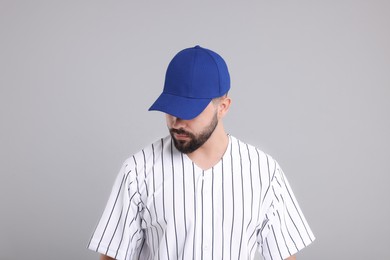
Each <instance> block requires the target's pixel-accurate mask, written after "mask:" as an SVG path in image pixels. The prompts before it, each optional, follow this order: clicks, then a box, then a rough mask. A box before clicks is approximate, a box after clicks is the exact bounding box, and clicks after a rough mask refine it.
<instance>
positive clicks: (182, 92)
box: [163, 46, 230, 99]
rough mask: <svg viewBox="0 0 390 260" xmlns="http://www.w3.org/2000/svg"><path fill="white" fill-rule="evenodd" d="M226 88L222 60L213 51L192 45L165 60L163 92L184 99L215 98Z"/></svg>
mask: <svg viewBox="0 0 390 260" xmlns="http://www.w3.org/2000/svg"><path fill="white" fill-rule="evenodd" d="M229 89H230V76H229V72H228V68H227V66H226V63H225V61H224V60H223V59H222V57H221V56H219V55H218V54H217V53H215V52H213V51H211V50H208V49H205V48H202V47H200V46H195V47H193V48H188V49H184V50H182V51H180V52H179V53H178V54H176V55H175V57H174V58H173V59H172V61H171V62H170V63H169V65H168V68H167V72H166V75H165V84H164V90H163V93H166V94H171V95H175V96H181V97H187V98H195V99H197V98H200V99H204V98H215V97H220V96H223V95H224V94H226V93H227V92H228V90H229Z"/></svg>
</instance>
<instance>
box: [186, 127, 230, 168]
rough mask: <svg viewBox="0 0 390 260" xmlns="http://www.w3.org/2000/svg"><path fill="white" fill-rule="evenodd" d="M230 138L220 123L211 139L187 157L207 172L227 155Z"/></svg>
mask: <svg viewBox="0 0 390 260" xmlns="http://www.w3.org/2000/svg"><path fill="white" fill-rule="evenodd" d="M228 144H229V137H228V136H227V133H226V131H225V129H224V127H223V124H222V121H220V122H219V123H218V125H217V127H216V128H215V130H214V132H213V133H212V135H211V136H210V138H209V139H208V140H207V141H206V142H205V143H204V144H203V145H202V146H201V147H199V148H198V149H197V150H195V151H194V152H192V153H189V154H187V156H188V157H189V158H190V159H191V160H192V161H193V162H194V163H195V164H196V165H197V166H198V167H200V168H201V169H203V170H207V169H210V168H211V167H213V166H214V165H215V164H217V163H218V162H219V161H220V160H221V158H222V156H223V155H224V154H225V151H226V149H227V146H228Z"/></svg>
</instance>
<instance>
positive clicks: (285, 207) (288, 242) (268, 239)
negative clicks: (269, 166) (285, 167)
mask: <svg viewBox="0 0 390 260" xmlns="http://www.w3.org/2000/svg"><path fill="white" fill-rule="evenodd" d="M266 196H267V197H268V198H266V200H267V201H269V202H270V203H269V204H268V205H269V207H268V210H267V211H266V212H267V213H266V214H265V218H264V221H263V225H262V229H261V231H260V232H259V235H258V242H259V243H260V247H259V250H261V251H260V253H261V254H262V255H263V257H264V259H266V260H268V259H273V260H276V259H285V258H287V257H289V256H291V255H294V254H295V253H297V252H298V251H299V250H301V249H303V248H304V247H306V246H307V245H309V244H310V243H312V242H313V241H314V239H315V238H314V235H313V233H312V231H311V229H310V227H309V225H308V223H307V221H306V219H305V217H304V215H303V213H302V211H301V209H300V207H299V205H298V202H297V200H296V198H295V196H294V194H293V192H292V189H291V187H290V184H289V183H288V181H287V178H286V176H285V175H284V173H283V171H282V169H281V168H280V167H279V165H278V164H277V163H276V162H275V168H274V173H273V176H272V179H271V182H270V186H269V189H268V192H267V195H266Z"/></svg>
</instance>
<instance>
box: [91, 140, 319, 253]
mask: <svg viewBox="0 0 390 260" xmlns="http://www.w3.org/2000/svg"><path fill="white" fill-rule="evenodd" d="M313 240H314V236H313V233H312V231H311V230H310V227H309V225H308V224H307V222H306V220H305V217H304V216H303V214H302V212H301V209H300V208H299V205H298V203H297V201H296V199H295V197H294V194H293V192H292V190H291V188H290V185H289V183H288V182H287V179H286V177H285V175H284V173H283V171H282V169H281V168H280V166H279V165H278V163H277V162H276V161H275V160H274V159H273V158H272V157H270V156H269V155H267V154H265V153H263V152H262V151H260V150H258V149H256V148H255V147H253V146H251V145H248V144H245V143H243V142H241V141H240V140H238V139H236V138H235V137H233V136H231V135H229V145H228V148H227V150H226V152H225V154H224V155H223V157H222V158H221V160H220V161H219V162H218V163H217V164H216V165H215V166H214V167H212V168H210V169H208V170H202V169H201V168H199V167H198V166H197V165H196V164H194V163H193V162H192V161H191V160H190V158H189V157H188V156H187V155H186V154H183V153H181V152H179V151H178V150H177V149H176V148H175V146H174V144H173V142H172V139H171V137H170V136H167V137H165V138H162V139H161V140H158V141H157V142H155V143H153V144H151V145H150V146H148V147H146V148H144V149H143V150H141V151H140V152H138V153H136V154H135V155H133V156H132V157H130V158H129V159H127V160H126V161H125V162H124V164H123V166H122V168H121V170H120V172H119V175H118V177H117V179H116V181H115V184H114V186H113V189H112V192H111V195H110V197H109V200H108V203H107V205H106V208H105V210H104V213H103V215H102V217H101V219H100V222H99V223H98V225H97V227H96V230H95V232H94V234H93V236H92V238H91V240H90V242H89V244H88V248H89V249H91V250H94V251H97V252H99V253H102V254H105V255H108V256H111V257H113V258H115V259H119V260H122V259H123V260H125V259H126V260H129V259H142V260H144V259H145V260H146V259H148V260H152V259H153V260H176V259H200V260H202V259H205V260H206V259H207V260H208V259H245V260H247V259H253V258H254V255H255V252H256V250H259V252H260V254H262V255H263V257H264V259H273V260H276V259H285V258H287V257H288V256H290V255H293V254H295V253H296V252H297V251H299V250H300V249H302V248H304V247H305V246H307V245H308V244H310V243H311V242H312V241H313Z"/></svg>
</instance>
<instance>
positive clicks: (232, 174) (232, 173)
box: [230, 143, 235, 258]
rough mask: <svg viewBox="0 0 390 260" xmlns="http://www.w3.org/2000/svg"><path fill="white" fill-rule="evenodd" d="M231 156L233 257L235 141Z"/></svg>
mask: <svg viewBox="0 0 390 260" xmlns="http://www.w3.org/2000/svg"><path fill="white" fill-rule="evenodd" d="M230 157H231V160H230V161H231V162H230V163H231V169H230V170H231V177H232V227H231V230H230V258H232V250H233V244H232V243H233V230H234V216H235V212H234V169H233V166H234V165H233V143H232V144H231V149H230Z"/></svg>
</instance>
